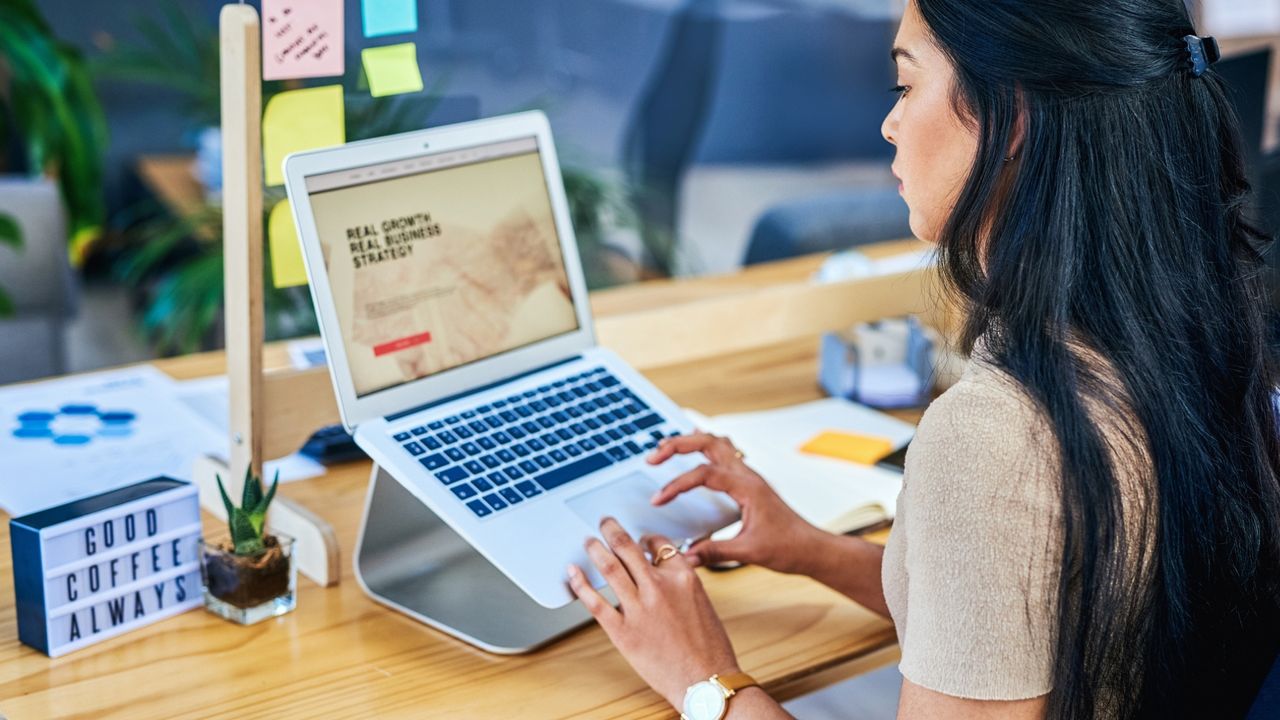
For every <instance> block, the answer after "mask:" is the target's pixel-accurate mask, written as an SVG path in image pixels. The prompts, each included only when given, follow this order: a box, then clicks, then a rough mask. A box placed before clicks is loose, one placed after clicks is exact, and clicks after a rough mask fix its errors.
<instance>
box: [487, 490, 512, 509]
mask: <svg viewBox="0 0 1280 720" xmlns="http://www.w3.org/2000/svg"><path fill="white" fill-rule="evenodd" d="M484 501H485V502H487V503H489V507H491V508H493V509H494V510H501V509H503V508H505V507H506V506H507V501H506V500H503V499H502V498H500V497H498V494H497V493H492V494H490V495H485V496H484Z"/></svg>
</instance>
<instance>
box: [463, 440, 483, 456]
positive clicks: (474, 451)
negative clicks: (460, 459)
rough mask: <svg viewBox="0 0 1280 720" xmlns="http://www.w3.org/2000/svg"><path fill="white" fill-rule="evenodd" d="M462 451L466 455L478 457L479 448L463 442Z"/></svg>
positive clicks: (473, 444) (471, 443)
mask: <svg viewBox="0 0 1280 720" xmlns="http://www.w3.org/2000/svg"><path fill="white" fill-rule="evenodd" d="M462 451H463V452H465V453H466V454H468V455H479V454H480V446H479V445H476V444H475V443H473V442H465V443H462Z"/></svg>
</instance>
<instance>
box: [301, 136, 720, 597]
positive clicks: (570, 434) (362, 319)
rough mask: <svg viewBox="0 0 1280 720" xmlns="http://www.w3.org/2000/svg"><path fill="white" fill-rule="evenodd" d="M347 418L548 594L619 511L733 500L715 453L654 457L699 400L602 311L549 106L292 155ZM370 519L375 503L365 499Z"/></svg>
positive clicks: (702, 514)
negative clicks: (657, 375) (586, 271)
mask: <svg viewBox="0 0 1280 720" xmlns="http://www.w3.org/2000/svg"><path fill="white" fill-rule="evenodd" d="M284 166H285V175H286V182H287V187H288V192H289V199H290V200H291V203H292V206H293V213H294V218H295V220H296V221H297V227H298V235H299V238H300V240H301V244H302V249H303V257H304V260H305V263H306V268H307V276H308V278H309V280H310V283H311V295H312V299H313V300H314V301H315V307H316V312H317V315H318V316H319V320H320V329H321V333H322V335H323V337H324V344H325V349H326V351H327V352H328V357H329V370H330V375H331V377H332V380H333V386H334V391H335V394H336V395H337V400H338V408H339V411H340V412H341V415H342V422H343V425H345V426H346V428H347V429H348V430H349V431H351V432H352V433H353V435H354V436H355V440H356V442H357V443H358V444H359V445H360V447H361V448H362V449H364V451H365V452H367V453H368V454H369V456H370V457H371V458H373V460H374V461H375V462H376V463H378V465H380V466H381V467H383V468H384V469H385V470H386V471H387V472H388V473H389V474H390V475H392V476H394V477H395V478H396V480H398V481H399V482H400V483H401V484H402V485H403V486H404V487H405V488H406V489H408V490H409V491H410V492H411V493H412V494H413V496H414V497H416V498H417V499H419V500H420V501H422V503H423V504H425V505H426V506H427V507H429V508H430V509H431V510H432V511H433V512H435V513H436V514H437V515H439V516H440V517H441V518H442V519H444V520H445V521H446V522H447V523H448V524H449V525H450V526H451V527H452V528H453V529H454V530H456V531H457V532H458V534H460V535H461V536H462V537H463V538H465V539H466V540H467V541H468V542H470V543H471V544H472V545H473V546H474V547H475V548H476V550H478V551H479V552H480V553H482V554H483V555H484V556H485V557H486V558H487V559H488V560H489V561H490V562H492V563H493V564H494V565H495V566H496V567H497V568H498V569H499V570H501V571H502V572H503V573H505V574H506V575H507V577H509V578H510V579H511V580H512V581H513V582H515V584H516V585H518V586H519V587H520V588H521V589H523V590H524V591H525V592H526V593H528V594H529V596H530V597H532V598H533V599H534V600H535V601H536V602H538V603H539V604H540V605H543V606H546V607H549V608H555V607H560V606H563V605H565V604H567V603H569V602H570V601H571V600H572V599H573V596H572V593H571V591H570V590H569V587H568V581H567V576H566V568H567V566H568V565H569V564H570V563H576V564H577V565H579V566H580V567H582V568H583V569H584V570H587V571H588V573H589V576H590V578H591V580H592V582H593V583H594V584H595V585H596V586H597V587H602V586H603V585H604V581H603V579H602V578H601V577H600V576H599V575H598V574H597V573H596V572H595V570H594V568H593V567H592V565H591V563H590V561H589V559H588V557H587V555H586V552H585V550H584V548H583V542H584V540H585V539H586V537H587V536H588V535H592V534H598V533H599V527H598V526H599V522H600V520H601V518H602V517H604V516H605V515H612V516H614V517H616V518H618V520H619V521H620V522H621V523H622V525H623V527H625V528H626V529H627V530H628V531H630V532H631V533H632V534H633V535H636V536H638V535H640V534H642V533H646V532H656V533H662V534H664V535H667V536H669V537H671V538H674V539H676V540H677V541H680V540H684V539H692V538H698V537H702V536H705V535H707V534H708V533H710V532H711V531H713V530H715V529H718V528H720V527H723V526H725V525H727V524H729V523H731V522H733V521H734V520H736V519H737V517H738V509H737V507H736V506H735V505H734V504H733V502H732V501H731V500H729V499H728V497H726V496H724V495H722V494H719V493H713V492H710V491H706V490H699V491H698V492H694V493H690V494H688V495H685V496H682V497H681V498H679V499H678V500H677V501H676V502H674V503H672V504H671V505H669V506H667V507H663V508H654V507H652V506H651V505H650V503H649V498H650V496H652V495H653V493H654V492H655V491H656V490H657V489H658V488H659V487H660V486H662V485H663V484H664V483H666V482H668V481H670V480H671V479H673V478H675V477H676V476H677V475H679V474H680V473H682V472H685V471H687V470H690V469H692V468H693V467H695V466H696V465H697V464H698V463H699V462H701V461H704V459H703V458H701V456H686V457H679V458H676V459H673V460H672V461H669V462H667V463H665V464H663V465H662V466H660V467H657V468H654V467H651V466H649V465H648V464H647V463H646V462H645V461H644V457H645V455H647V454H648V452H649V451H650V450H651V449H653V448H654V447H655V446H656V444H657V441H658V440H660V439H661V438H663V437H668V436H671V435H678V434H681V433H688V432H690V431H691V430H692V429H693V426H692V424H691V422H690V421H689V419H688V418H687V417H686V416H685V415H684V413H682V412H681V411H680V408H679V407H677V406H676V405H675V404H674V403H673V402H672V401H671V400H670V399H668V398H667V397H666V396H665V395H663V394H662V392H661V391H659V390H658V389H657V388H655V387H654V386H653V385H652V384H650V383H649V382H648V381H646V380H645V379H644V377H642V376H641V375H640V374H639V373H637V372H636V371H635V370H633V369H632V368H631V367H629V366H628V365H627V364H626V363H625V362H624V361H622V360H621V359H620V358H619V357H618V356H617V355H615V354H614V353H612V352H610V351H608V350H606V349H604V348H601V347H598V346H597V345H596V341H595V334H594V331H593V329H592V321H591V310H590V305H589V304H588V298H587V289H586V284H585V281H584V279H583V273H582V266H581V263H580V261H579V259H578V251H577V245H576V243H575V241H574V234H573V227H572V226H571V224H570V221H569V208H568V204H567V203H566V200H565V194H564V185H563V183H562V181H561V177H560V168H559V165H558V164H557V161H556V153H555V147H554V145H553V144H552V141H551V130H550V127H549V125H548V124H547V120H546V117H545V116H543V115H542V114H541V113H538V112H531V113H521V114H518V115H511V116H507V117H500V118H494V119H489V120H481V121H477V122H470V123H463V124H459V125H452V126H448V127H441V128H436V129H431V130H425V131H422V132H415V133H408V134H404V135H397V136H393V137H387V138H382V139H378V140H372V141H366V142H360V143H352V144H349V145H345V146H342V147H337V148H332V149H327V150H319V151H314V152H306V153H299V154H294V155H290V156H289V157H288V158H287V159H286V160H285V165H284ZM369 521H370V522H376V519H374V518H370V520H369Z"/></svg>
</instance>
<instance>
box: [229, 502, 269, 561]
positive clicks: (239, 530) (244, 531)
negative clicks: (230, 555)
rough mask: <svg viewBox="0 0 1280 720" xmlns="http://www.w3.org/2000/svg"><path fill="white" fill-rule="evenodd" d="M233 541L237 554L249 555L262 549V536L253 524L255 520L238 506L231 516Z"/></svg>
mask: <svg viewBox="0 0 1280 720" xmlns="http://www.w3.org/2000/svg"><path fill="white" fill-rule="evenodd" d="M231 542H232V543H233V544H234V545H235V547H236V554H237V555H249V554H252V553H254V552H257V551H260V550H261V549H262V537H261V536H260V535H259V534H258V530H257V528H255V527H254V526H253V520H252V519H250V517H249V513H247V512H245V511H243V510H241V509H240V508H236V512H235V514H234V515H233V516H232V517H231Z"/></svg>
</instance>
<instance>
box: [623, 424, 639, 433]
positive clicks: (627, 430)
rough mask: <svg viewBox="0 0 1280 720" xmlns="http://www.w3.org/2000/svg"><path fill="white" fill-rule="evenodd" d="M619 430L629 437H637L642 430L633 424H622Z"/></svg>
mask: <svg viewBox="0 0 1280 720" xmlns="http://www.w3.org/2000/svg"><path fill="white" fill-rule="evenodd" d="M618 429H619V430H621V431H622V432H624V433H626V434H628V435H635V434H636V433H638V432H640V429H639V428H637V427H636V426H635V425H632V424H631V423H622V424H621V425H619V426H618Z"/></svg>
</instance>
